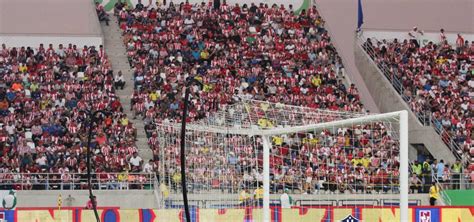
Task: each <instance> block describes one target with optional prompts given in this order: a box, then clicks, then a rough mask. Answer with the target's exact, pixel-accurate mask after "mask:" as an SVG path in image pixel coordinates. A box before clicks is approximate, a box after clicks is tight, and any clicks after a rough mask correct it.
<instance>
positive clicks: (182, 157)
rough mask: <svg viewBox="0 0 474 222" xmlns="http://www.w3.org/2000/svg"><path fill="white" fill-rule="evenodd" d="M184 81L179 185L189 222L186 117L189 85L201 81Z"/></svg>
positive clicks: (198, 83)
mask: <svg viewBox="0 0 474 222" xmlns="http://www.w3.org/2000/svg"><path fill="white" fill-rule="evenodd" d="M187 81H188V82H187V83H186V90H185V91H184V100H183V101H184V107H183V115H182V116H181V154H180V160H181V187H182V189H183V202H184V212H185V215H186V222H191V216H190V213H189V204H188V191H187V187H186V158H185V153H184V152H185V148H186V117H187V115H188V100H189V87H191V86H192V84H193V83H196V84H197V85H198V86H200V88H202V83H200V82H199V81H197V80H196V79H194V78H189V79H188V80H187Z"/></svg>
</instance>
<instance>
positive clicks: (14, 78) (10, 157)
mask: <svg viewBox="0 0 474 222" xmlns="http://www.w3.org/2000/svg"><path fill="white" fill-rule="evenodd" d="M0 79H1V82H0V84H1V85H0V149H1V151H2V152H1V154H0V158H1V161H0V173H1V174H0V175H1V177H2V178H0V181H3V182H5V183H3V184H4V185H5V184H6V181H12V180H13V179H14V178H17V176H18V175H16V174H17V173H27V174H23V175H25V177H27V178H22V179H23V180H26V181H27V182H28V183H29V184H31V185H32V186H31V187H30V188H32V187H33V185H34V183H35V181H44V180H46V179H50V180H59V179H61V180H62V181H68V180H71V174H73V173H85V171H86V153H87V152H86V148H87V132H88V131H87V130H88V128H89V127H88V126H89V124H90V123H89V120H88V114H87V112H86V111H94V110H105V111H106V112H107V114H106V115H105V116H104V115H98V116H97V119H98V121H96V123H95V124H94V125H95V126H94V135H95V136H94V137H93V140H92V144H91V147H92V152H94V154H95V155H93V160H92V162H93V163H94V166H93V167H94V171H95V172H97V173H101V172H104V173H106V172H120V171H124V170H129V171H131V172H140V171H141V170H142V169H141V166H142V163H139V164H129V162H130V160H132V159H133V155H136V154H133V153H135V152H136V151H137V148H136V147H135V134H136V133H135V130H136V129H135V128H134V126H133V125H132V123H131V122H129V120H128V118H127V116H126V115H125V114H124V113H123V110H122V106H121V104H120V101H119V99H118V97H117V96H116V94H115V89H114V86H113V73H112V70H111V67H110V63H109V61H108V59H107V56H106V54H105V52H104V49H103V47H102V46H100V47H99V48H95V47H87V46H84V47H83V48H78V47H76V45H71V44H69V45H68V46H63V45H59V46H57V47H53V46H52V45H49V46H47V47H46V46H44V45H43V44H41V45H39V47H38V48H33V47H20V48H16V47H12V48H9V47H7V46H6V45H4V44H3V45H2V46H1V48H0ZM129 165H130V167H129ZM8 173H10V174H8ZM38 173H51V174H49V177H50V178H44V177H46V175H43V174H38ZM104 175H107V174H104ZM83 177H85V175H83ZM17 179H19V178H17Z"/></svg>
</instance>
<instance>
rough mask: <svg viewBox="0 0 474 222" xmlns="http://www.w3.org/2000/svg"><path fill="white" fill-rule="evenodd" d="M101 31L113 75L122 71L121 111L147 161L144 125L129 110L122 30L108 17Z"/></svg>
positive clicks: (129, 84)
mask: <svg viewBox="0 0 474 222" xmlns="http://www.w3.org/2000/svg"><path fill="white" fill-rule="evenodd" d="M101 26H102V31H103V33H104V47H105V50H106V51H107V56H108V57H109V60H110V61H111V63H112V68H113V70H114V74H115V73H117V72H118V71H122V74H123V76H124V78H125V81H126V84H125V88H124V89H123V90H117V92H116V93H117V95H118V96H119V98H120V102H121V103H122V107H123V110H124V112H125V114H127V116H128V118H129V119H130V121H131V122H132V123H133V125H134V126H135V127H136V129H137V141H136V145H137V147H138V151H139V156H140V157H142V158H143V159H144V161H147V160H148V159H152V158H153V153H152V151H151V149H150V148H149V146H148V142H147V141H148V140H147V137H146V133H145V125H144V123H143V121H142V120H141V119H140V117H138V118H137V119H133V112H132V111H131V110H130V107H131V104H130V102H131V101H130V99H131V97H132V95H133V70H132V69H131V68H130V65H129V63H128V58H127V54H126V49H125V46H124V45H123V39H122V30H120V28H119V26H118V22H117V18H116V17H115V16H110V23H109V26H106V25H105V24H104V23H101Z"/></svg>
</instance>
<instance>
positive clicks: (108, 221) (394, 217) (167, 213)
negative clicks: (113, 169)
mask: <svg viewBox="0 0 474 222" xmlns="http://www.w3.org/2000/svg"><path fill="white" fill-rule="evenodd" d="M261 211H262V209H258V208H242V209H197V208H192V209H191V218H192V221H193V222H227V221H230V222H234V221H235V222H253V221H255V222H257V221H262V218H261V215H262V212H261ZM98 213H99V216H100V219H101V221H102V222H161V221H166V222H183V221H184V218H183V215H184V214H183V210H181V209H163V210H152V209H138V210H126V209H118V208H101V209H99V210H98ZM409 214H410V215H409V216H410V217H409V218H411V220H410V222H451V221H456V222H472V221H474V207H472V206H471V207H411V208H410V209H409ZM271 217H272V221H274V222H296V221H298V222H306V221H307V222H315V221H321V222H339V221H343V222H346V221H350V222H358V221H364V222H372V221H373V222H392V221H393V222H395V221H400V211H399V209H397V208H391V207H383V208H382V207H378V208H376V207H323V208H321V207H314V208H313V207H295V208H292V209H282V208H279V207H273V208H272V209H271ZM0 219H2V220H3V221H4V222H29V221H32V222H58V221H61V222H65V221H67V222H89V221H95V218H94V213H93V211H91V210H84V209H82V208H66V209H62V210H57V209H53V208H34V209H33V208H31V209H26V208H17V209H16V210H0Z"/></svg>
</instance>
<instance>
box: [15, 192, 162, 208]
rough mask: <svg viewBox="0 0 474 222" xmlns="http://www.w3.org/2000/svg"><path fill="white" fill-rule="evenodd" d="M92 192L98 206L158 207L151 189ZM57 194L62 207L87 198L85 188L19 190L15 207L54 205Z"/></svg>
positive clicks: (81, 202) (79, 205)
mask: <svg viewBox="0 0 474 222" xmlns="http://www.w3.org/2000/svg"><path fill="white" fill-rule="evenodd" d="M93 193H94V195H95V196H97V202H98V206H99V207H120V208H121V209H138V208H145V209H148V208H149V209H154V208H158V203H157V201H156V199H155V196H154V193H153V190H127V191H124V190H95V191H94V192H93ZM59 194H61V195H62V202H63V205H62V206H63V207H85V206H86V203H87V201H88V200H89V191H87V190H69V191H68V190H62V191H61V190H29V191H26V190H19V191H17V198H18V199H17V200H18V205H17V207H56V206H57V200H58V196H59Z"/></svg>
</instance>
